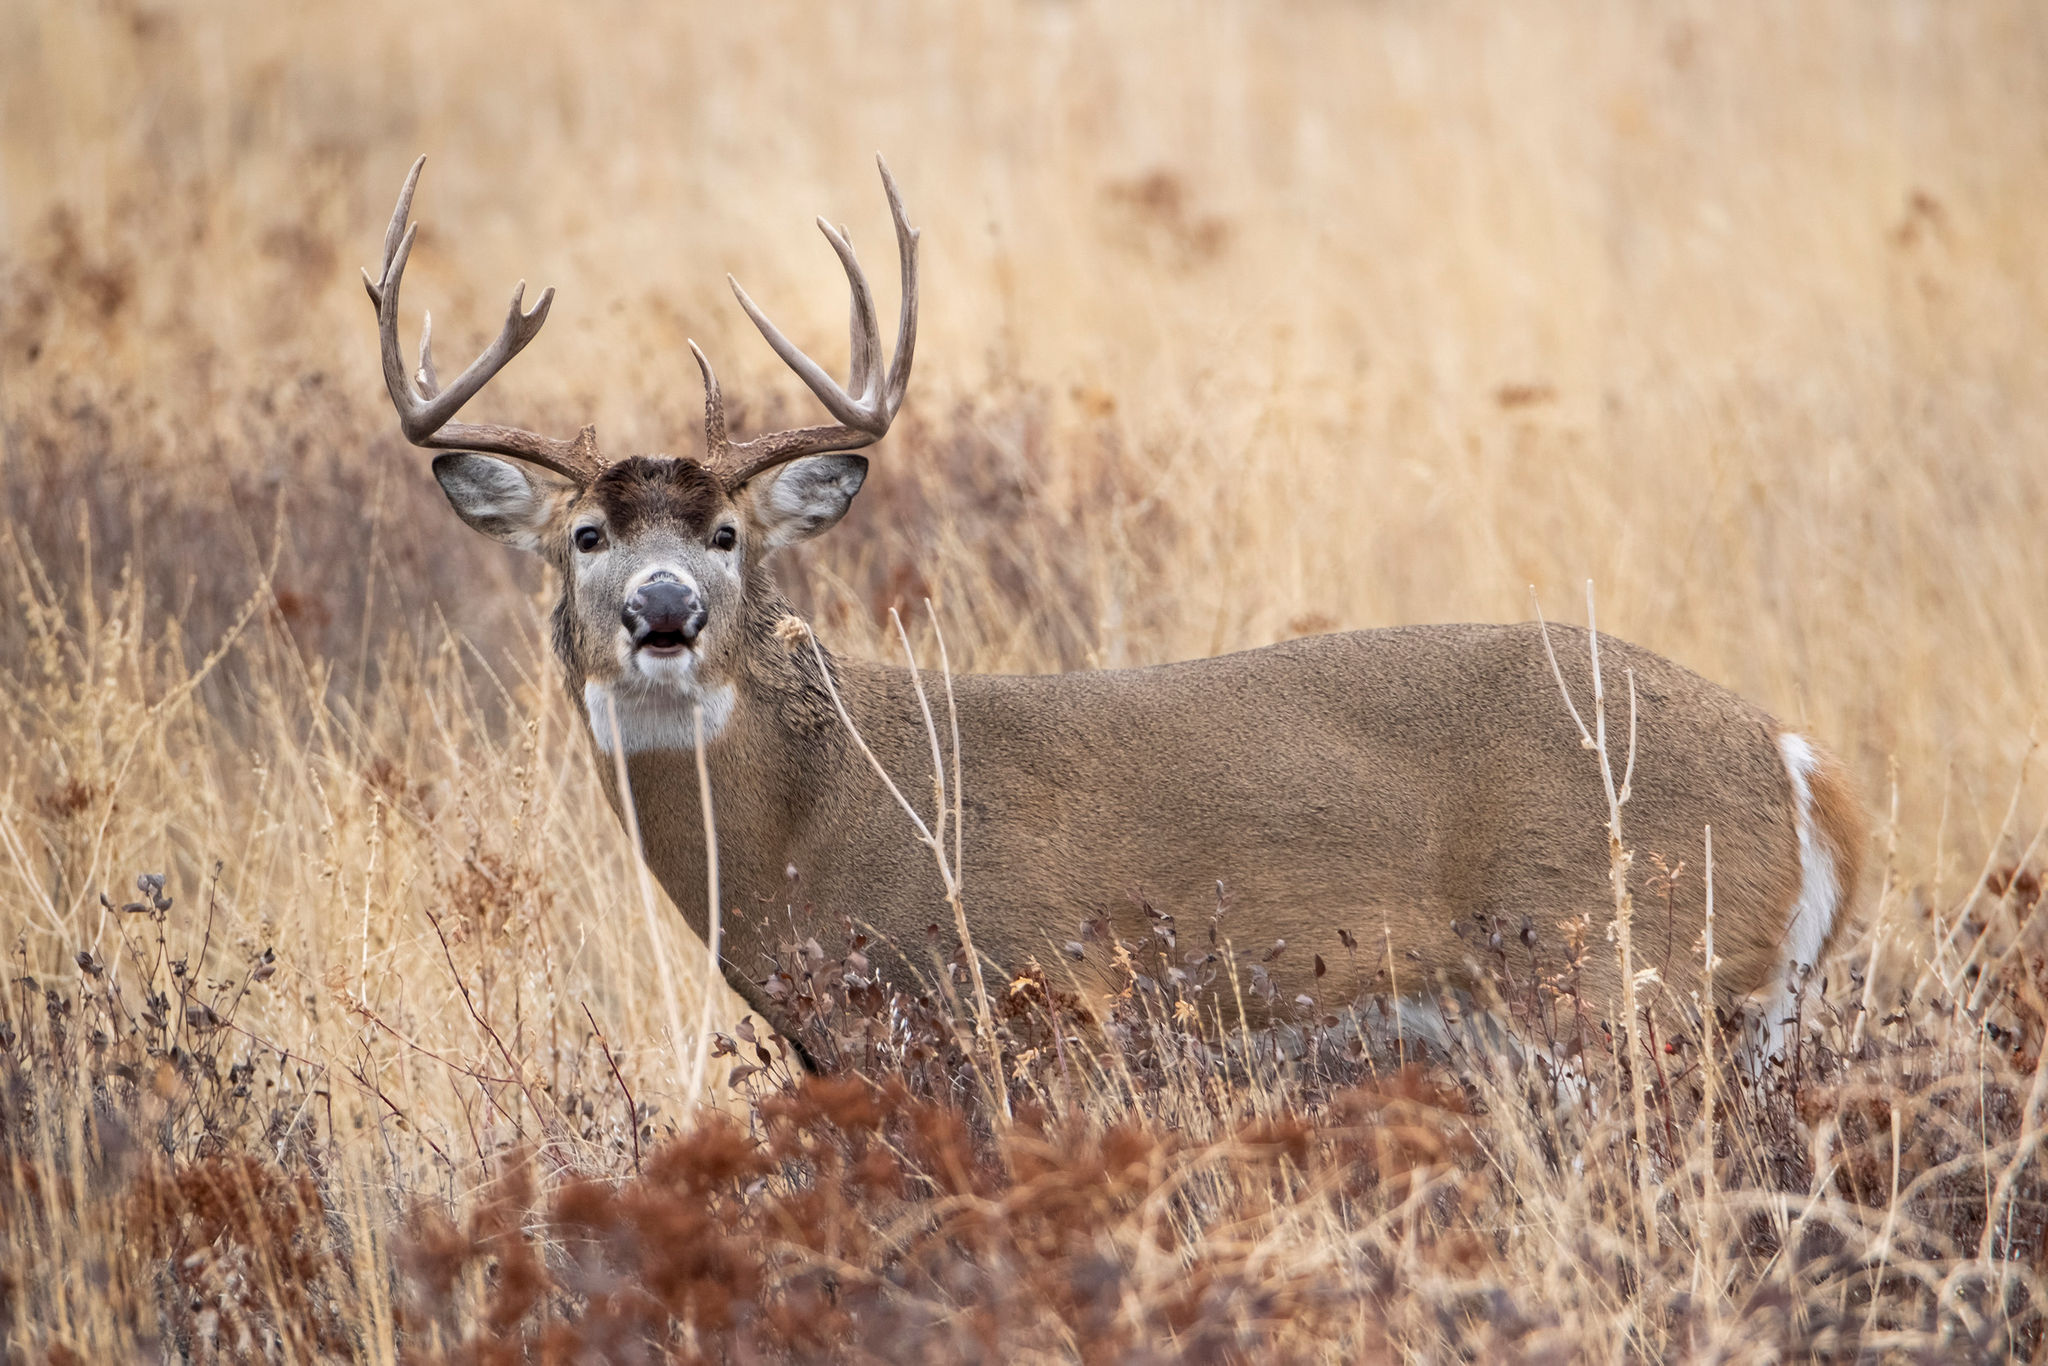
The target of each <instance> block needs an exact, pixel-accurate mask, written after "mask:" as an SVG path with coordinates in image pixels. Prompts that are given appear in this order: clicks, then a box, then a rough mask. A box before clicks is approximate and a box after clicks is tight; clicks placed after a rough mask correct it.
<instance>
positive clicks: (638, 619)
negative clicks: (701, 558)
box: [619, 576, 710, 649]
mask: <svg viewBox="0 0 2048 1366" xmlns="http://www.w3.org/2000/svg"><path fill="white" fill-rule="evenodd" d="M709 615H710V613H709V612H707V611H705V609H704V599H703V598H702V597H700V596H698V593H697V590H696V589H695V588H692V587H691V586H690V585H689V584H686V583H678V582H676V581H675V580H674V579H671V578H668V577H666V576H663V577H661V578H657V579H655V580H654V581H652V582H651V583H644V584H642V585H640V587H638V588H636V589H634V590H633V592H632V595H631V596H630V597H628V598H627V599H626V605H625V607H624V608H623V609H621V610H620V612H619V621H620V623H621V624H622V625H624V626H625V628H626V630H627V632H628V634H630V635H631V636H632V637H633V644H634V645H635V646H636V647H637V646H642V645H649V646H653V647H654V648H655V649H673V648H675V647H677V646H682V645H690V644H694V643H695V641H696V639H697V635H698V633H699V632H701V631H702V630H703V629H704V621H705V618H707V617H708V616H709Z"/></svg>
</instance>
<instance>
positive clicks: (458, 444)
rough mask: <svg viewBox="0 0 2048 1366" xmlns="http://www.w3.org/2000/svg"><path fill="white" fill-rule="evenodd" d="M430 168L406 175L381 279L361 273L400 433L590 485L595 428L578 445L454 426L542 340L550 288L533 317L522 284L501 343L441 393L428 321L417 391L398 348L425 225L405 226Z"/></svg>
mask: <svg viewBox="0 0 2048 1366" xmlns="http://www.w3.org/2000/svg"><path fill="white" fill-rule="evenodd" d="M426 163H427V159H426V158H425V157H424V156H423V157H421V158H420V159H419V160H417V161H415V162H413V164H412V170H411V171H409V172H408V173H407V174H406V177H405V187H404V188H403V189H401V190H400V191H399V194H398V208H397V209H396V211H395V212H393V214H392V215H391V226H390V227H389V228H387V229H386V230H385V233H384V261H383V264H382V267H381V269H380V271H379V274H378V278H377V279H376V280H374V281H372V280H371V278H370V273H369V272H368V271H364V272H363V285H364V287H365V288H366V289H367V290H368V291H369V294H370V301H371V302H372V303H374V304H375V305H376V306H377V334H378V343H379V348H380V350H381V351H382V353H383V362H384V387H385V388H386V389H387V390H388V391H389V392H390V394H391V403H392V406H393V407H394V408H396V409H397V410H398V425H399V429H400V430H401V431H403V432H404V433H405V438H406V440H408V441H410V442H412V444H413V445H415V446H422V447H426V448H428V449H431V450H461V451H485V452H489V453H492V454H496V455H506V456H510V457H512V458H513V459H515V460H523V461H525V462H527V463H528V464H532V465H539V466H541V467H542V468H544V469H549V470H553V471H554V472H555V473H557V474H560V475H563V476H564V477H566V478H569V479H572V480H574V481H576V482H577V483H583V484H587V483H589V482H590V481H591V480H592V479H594V478H596V477H597V475H598V474H599V473H600V472H601V471H602V470H603V469H604V460H603V457H601V456H600V455H598V453H597V434H596V431H595V429H594V428H591V427H585V428H584V429H583V430H582V431H581V432H579V433H578V434H577V436H576V438H575V439H574V440H573V441H561V440H556V439H554V438H551V437H545V436H541V435H539V434H537V433H535V432H529V431H525V430H523V429H521V428H517V427H500V426H498V425H496V424H494V423H469V422H455V421H453V420H452V419H453V418H454V416H455V414H456V413H457V412H458V411H460V410H461V408H462V405H463V404H465V403H467V402H469V400H470V399H472V398H474V397H476V395H477V392H478V391H479V390H481V389H482V388H483V387H484V385H486V384H488V383H489V382H490V381H491V378H492V376H494V375H496V374H497V373H498V371H500V370H502V369H504V368H505V365H506V363H507V362H508V361H510V360H511V359H512V358H513V357H514V356H516V355H518V354H519V353H520V351H522V350H523V349H525V347H526V344H527V343H528V342H530V341H532V340H533V339H534V337H535V336H536V335H538V334H539V332H540V329H541V325H542V324H543V323H545V322H547V319H548V308H549V306H550V305H552V304H553V303H554V299H555V291H554V290H553V289H552V288H549V289H545V290H542V291H541V296H540V298H539V299H538V300H536V301H535V303H534V305H533V308H532V309H531V310H527V309H524V308H522V307H521V305H522V304H523V303H524V301H525V297H526V281H524V280H521V281H520V282H519V284H518V285H517V286H516V287H515V288H514V289H513V291H512V302H511V305H510V307H509V308H508V309H507V310H506V313H505V325H504V326H503V327H502V328H500V329H499V331H498V336H497V339H496V340H495V341H493V342H492V343H491V344H490V346H488V347H486V348H485V350H484V353H483V354H482V355H480V356H478V357H477V358H476V359H475V360H474V361H472V362H470V364H469V367H468V368H467V369H465V370H464V371H463V372H462V373H461V374H460V375H458V376H456V378H455V382H454V383H453V384H451V385H449V386H448V387H447V388H446V389H442V388H441V387H440V384H439V381H438V378H437V377H436V375H435V373H434V358H433V350H432V344H433V318H432V317H431V315H430V316H429V317H428V319H427V322H426V326H425V327H424V328H423V329H422V330H421V332H420V368H419V374H418V384H419V387H418V388H415V387H414V379H413V378H412V377H410V376H408V375H407V374H406V367H405V355H404V352H403V350H402V349H401V348H400V346H399V342H398V291H399V286H400V284H401V283H402V281H403V280H404V278H405V265H406V261H407V260H408V259H409V258H410V257H411V255H412V246H413V242H414V240H415V239H416V237H417V235H418V232H419V225H418V224H416V223H415V224H410V225H408V223H407V220H408V218H409V217H410V216H411V212H412V196H413V190H414V188H415V187H416V186H417V185H418V184H419V178H420V170H421V168H422V167H424V166H425V165H426ZM422 391H424V392H422Z"/></svg>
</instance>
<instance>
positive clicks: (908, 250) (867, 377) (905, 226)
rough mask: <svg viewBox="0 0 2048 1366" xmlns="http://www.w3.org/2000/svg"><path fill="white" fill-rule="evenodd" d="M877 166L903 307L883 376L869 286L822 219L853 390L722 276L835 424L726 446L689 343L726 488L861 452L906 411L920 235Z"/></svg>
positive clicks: (719, 412)
mask: <svg viewBox="0 0 2048 1366" xmlns="http://www.w3.org/2000/svg"><path fill="white" fill-rule="evenodd" d="M875 164H876V165H877V166H878V167H880V169H881V172H882V186H883V189H884V190H885V191H886V192H887V193H888V196H889V212H890V216H891V217H892V218H893V219H894V220H895V224H896V246H897V252H898V256H899V259H900V266H901V270H902V279H903V310H902V313H901V315H900V319H899V322H898V325H897V333H896V353H895V357H894V359H893V360H892V361H891V362H890V365H889V368H888V370H887V371H886V372H880V370H879V362H880V359H881V352H882V338H881V327H880V325H879V323H878V321H877V320H876V317H875V302H874V295H873V293H872V292H871V291H870V290H869V288H868V280H867V275H866V273H865V272H864V271H862V269H861V266H860V261H859V259H858V258H857V257H856V256H855V255H854V252H853V245H852V243H851V242H849V241H848V240H847V238H846V234H845V233H844V232H843V231H841V230H838V229H835V228H833V226H832V225H831V224H830V223H828V222H827V221H826V220H824V219H823V218H820V219H819V220H818V228H819V230H820V231H821V232H823V233H824V234H825V240H826V241H828V242H830V243H831V244H832V250H833V252H834V253H835V254H836V255H837V256H838V257H839V263H840V265H841V266H842V267H843V268H844V269H845V271H846V281H847V287H848V290H849V292H850V295H851V298H850V322H849V330H850V332H851V334H852V345H851V350H852V358H851V363H850V375H849V380H848V383H849V387H850V388H851V390H852V392H851V393H849V392H848V391H847V389H842V388H840V387H839V384H838V383H837V382H836V381H835V380H833V378H832V377H831V376H830V375H828V374H826V373H825V370H824V368H823V367H822V366H820V365H819V364H818V363H817V362H816V361H814V360H812V359H811V358H810V357H809V356H807V355H805V354H804V353H803V352H802V351H801V350H799V349H798V348H797V347H796V345H795V344H794V343H792V342H791V341H790V340H789V338H787V337H785V336H784V335H783V334H782V331H781V329H780V328H778V327H776V326H775V324H774V323H773V322H770V321H769V319H768V315H767V314H765V313H763V312H762V311H761V309H760V307H759V306H758V305H756V304H755V303H754V301H753V300H752V299H751V298H749V297H748V295H747V291H746V290H744V289H742V288H741V287H740V282H739V281H738V280H735V279H733V278H732V277H731V276H730V275H728V276H726V279H727V281H728V282H729V283H730V284H731V285H732V291H733V293H734V295H736V296H737V297H738V299H739V301H740V307H741V308H743V309H745V310H746V312H747V316H748V317H749V318H751V319H753V322H754V326H755V327H756V328H757V329H759V330H760V333H761V335H762V337H764V338H766V339H767V342H768V345H769V346H770V347H772V348H773V349H774V351H775V354H776V355H778V356H780V357H781V358H782V362H783V364H785V365H787V366H788V367H789V368H790V369H792V370H794V371H795V372H796V374H797V377H798V378H799V379H801V380H803V382H804V384H805V386H806V387H807V388H809V389H810V391H811V392H812V393H814V394H816V395H817V396H818V401H819V402H820V403H823V404H824V405H825V408H826V411H828V412H830V413H831V414H832V416H833V417H835V418H837V419H838V425H835V426H823V427H800V428H796V429H794V430H791V431H782V432H770V433H767V434H764V435H762V436H757V437H754V438H753V439H751V440H748V441H742V442H734V441H731V440H730V439H729V438H728V437H727V435H726V431H725V405H724V401H723V399H722V397H721V396H720V394H719V391H718V384H717V380H716V379H715V378H714V377H713V375H712V372H711V363H710V361H708V360H706V359H705V357H704V353H703V352H702V351H701V350H699V349H698V347H697V345H696V343H695V342H692V343H691V344H690V349H691V351H692V352H693V353H695V355H696V357H697V364H698V367H699V369H701V370H702V371H703V374H704V431H705V446H706V450H707V457H706V458H707V459H708V460H710V461H712V462H714V463H715V464H717V465H718V467H719V472H720V474H721V475H722V476H723V477H724V479H725V481H726V483H727V484H728V485H729V486H731V487H735V488H737V487H738V486H739V485H741V484H743V483H745V482H746V481H747V480H748V479H751V478H752V477H753V476H754V475H756V474H759V473H760V472H761V471H763V470H765V469H770V468H772V467H774V466H776V465H780V464H783V463H784V462H786V461H790V460H795V459H798V458H800V457H802V456H806V455H818V454H822V453H824V452H826V451H850V450H858V449H859V448H861V447H862V446H867V445H871V444H873V443H874V442H876V441H878V440H880V439H881V438H882V436H883V435H884V434H886V433H887V432H888V430H889V424H890V422H891V421H892V420H893V419H894V418H895V416H896V412H897V410H898V409H899V408H901V407H902V406H903V395H904V391H905V390H906V388H907V387H908V386H909V383H910V362H911V357H912V355H913V354H914V352H915V350H916V345H917V237H918V233H917V229H916V228H913V227H911V226H910V222H909V219H908V218H907V217H906V216H905V214H904V211H903V198H902V196H901V195H900V194H899V193H897V190H896V181H895V179H894V178H893V177H891V176H890V174H889V167H888V165H887V163H885V162H883V161H882V159H881V158H880V157H876V158H875Z"/></svg>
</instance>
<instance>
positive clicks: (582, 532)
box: [576, 526, 604, 555]
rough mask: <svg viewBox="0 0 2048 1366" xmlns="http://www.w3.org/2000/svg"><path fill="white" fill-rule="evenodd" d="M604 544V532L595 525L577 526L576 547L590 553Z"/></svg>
mask: <svg viewBox="0 0 2048 1366" xmlns="http://www.w3.org/2000/svg"><path fill="white" fill-rule="evenodd" d="M603 544H604V533H603V532H602V531H600V530H598V529H597V528H596V527H594V526H580V527H577V528H576V548H577V549H578V550H580V551H582V552H583V553H584V554H586V555H588V554H589V553H590V552H591V551H593V550H595V549H597V548H598V547H599V546H601V545H603Z"/></svg>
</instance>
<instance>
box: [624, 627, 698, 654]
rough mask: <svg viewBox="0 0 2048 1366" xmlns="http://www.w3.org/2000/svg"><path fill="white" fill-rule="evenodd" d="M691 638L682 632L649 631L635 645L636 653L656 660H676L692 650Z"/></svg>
mask: <svg viewBox="0 0 2048 1366" xmlns="http://www.w3.org/2000/svg"><path fill="white" fill-rule="evenodd" d="M690 642H691V636H690V635H689V634H685V633H684V632H683V631H682V630H680V629H678V630H667V631H649V632H647V633H646V634H645V635H643V636H642V637H640V639H639V640H637V641H635V642H634V643H633V649H634V652H635V653H637V654H643V655H647V656H649V657H651V658H654V659H674V658H675V657H676V656H677V655H679V654H681V653H682V652H683V651H685V650H687V649H689V648H690Z"/></svg>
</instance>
